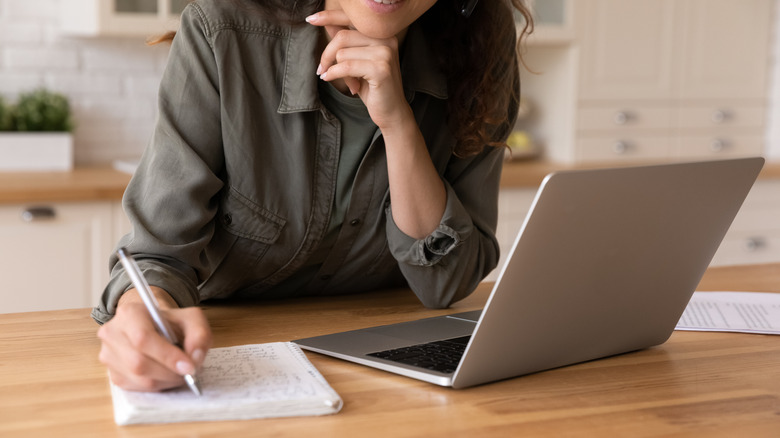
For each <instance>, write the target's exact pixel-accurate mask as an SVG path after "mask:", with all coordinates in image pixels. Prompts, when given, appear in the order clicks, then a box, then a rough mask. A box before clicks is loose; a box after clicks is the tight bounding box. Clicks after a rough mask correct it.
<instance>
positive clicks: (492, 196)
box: [386, 147, 504, 308]
mask: <svg viewBox="0 0 780 438" xmlns="http://www.w3.org/2000/svg"><path fill="white" fill-rule="evenodd" d="M503 157H504V151H503V149H501V148H493V147H490V148H486V149H485V150H484V151H483V152H482V153H481V154H479V155H477V156H475V157H472V158H468V159H458V158H453V164H452V165H451V166H450V167H448V170H447V172H446V173H445V175H444V178H443V181H444V185H445V188H446V191H447V203H446V207H445V211H444V215H443V216H442V220H441V222H440V224H439V226H438V227H437V228H436V230H434V231H433V232H432V233H431V234H429V235H428V236H426V237H425V238H423V239H414V238H412V237H410V236H408V235H407V234H405V233H404V232H403V231H401V230H400V229H399V228H398V226H397V225H396V224H395V222H394V221H393V215H392V204H391V205H390V206H389V207H388V208H387V210H386V215H387V225H386V230H387V240H388V247H389V249H390V252H391V253H392V254H393V257H394V258H395V259H396V260H397V261H398V265H399V267H400V269H401V272H402V273H403V275H404V277H405V278H406V280H407V282H408V283H409V286H410V287H411V289H412V290H413V291H414V293H415V294H416V295H417V297H418V298H419V299H420V301H421V302H422V303H423V305H425V306H426V307H432V308H441V307H447V306H449V305H450V304H452V303H453V302H455V301H458V300H460V299H463V298H465V297H466V296H468V295H469V294H470V293H471V292H473V291H474V289H475V288H476V287H477V285H478V284H479V282H480V281H482V279H483V278H484V277H485V276H487V274H488V273H490V271H491V270H493V268H495V267H496V265H497V264H498V257H499V248H498V242H497V240H496V237H495V233H496V225H497V222H498V190H499V181H500V179H501V166H502V163H503Z"/></svg>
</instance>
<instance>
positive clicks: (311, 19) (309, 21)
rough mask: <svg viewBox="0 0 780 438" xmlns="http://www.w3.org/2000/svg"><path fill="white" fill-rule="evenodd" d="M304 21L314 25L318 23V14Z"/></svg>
mask: <svg viewBox="0 0 780 438" xmlns="http://www.w3.org/2000/svg"><path fill="white" fill-rule="evenodd" d="M304 20H306V22H307V23H313V22H315V21H317V14H312V15H309V16H308V17H306V18H305V19H304Z"/></svg>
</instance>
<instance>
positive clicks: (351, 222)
mask: <svg viewBox="0 0 780 438" xmlns="http://www.w3.org/2000/svg"><path fill="white" fill-rule="evenodd" d="M359 223H360V219H352V220H351V221H350V222H349V224H350V225H352V226H353V227H354V226H355V225H358V224H359Z"/></svg>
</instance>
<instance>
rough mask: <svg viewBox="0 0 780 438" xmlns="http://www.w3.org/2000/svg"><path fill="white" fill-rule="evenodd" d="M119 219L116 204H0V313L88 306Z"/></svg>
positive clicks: (102, 278) (121, 224)
mask: <svg viewBox="0 0 780 438" xmlns="http://www.w3.org/2000/svg"><path fill="white" fill-rule="evenodd" d="M123 217H124V214H123V213H122V210H121V206H120V202H119V201H88V202H54V203H32V204H27V203H25V204H22V203H19V204H3V205H0V242H3V249H2V251H0V272H2V278H3V289H2V292H0V313H8V312H25V311H38V310H53V309H66V308H78V307H91V306H93V305H94V304H95V303H96V302H97V300H98V298H99V296H100V293H101V292H102V290H103V288H104V287H105V285H106V283H107V282H108V257H109V254H110V253H111V251H112V249H113V247H114V245H115V244H116V242H117V240H118V235H120V234H124V233H125V232H126V231H127V229H128V226H127V224H126V219H123Z"/></svg>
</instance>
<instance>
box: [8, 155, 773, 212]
mask: <svg viewBox="0 0 780 438" xmlns="http://www.w3.org/2000/svg"><path fill="white" fill-rule="evenodd" d="M608 166H615V164H611V165H601V166H599V165H588V166H581V165H564V164H560V163H548V162H544V161H538V160H529V161H516V162H508V163H506V164H505V165H504V171H503V174H502V177H501V187H502V188H505V189H506V188H533V187H536V186H538V185H539V184H540V183H541V182H542V180H543V179H544V177H545V176H546V175H547V174H548V173H550V172H553V171H557V170H565V169H582V168H593V167H608ZM759 178H760V179H764V178H767V179H768V178H778V179H780V161H774V162H768V163H767V164H766V165H765V166H764V169H763V170H762V172H761V175H760V176H759ZM128 182H130V175H129V174H127V173H125V172H120V171H118V170H116V169H114V168H112V167H110V166H104V167H82V168H77V169H75V170H73V171H71V172H0V204H11V203H30V202H71V201H118V200H120V199H122V193H124V190H125V187H126V186H127V183H128Z"/></svg>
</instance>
